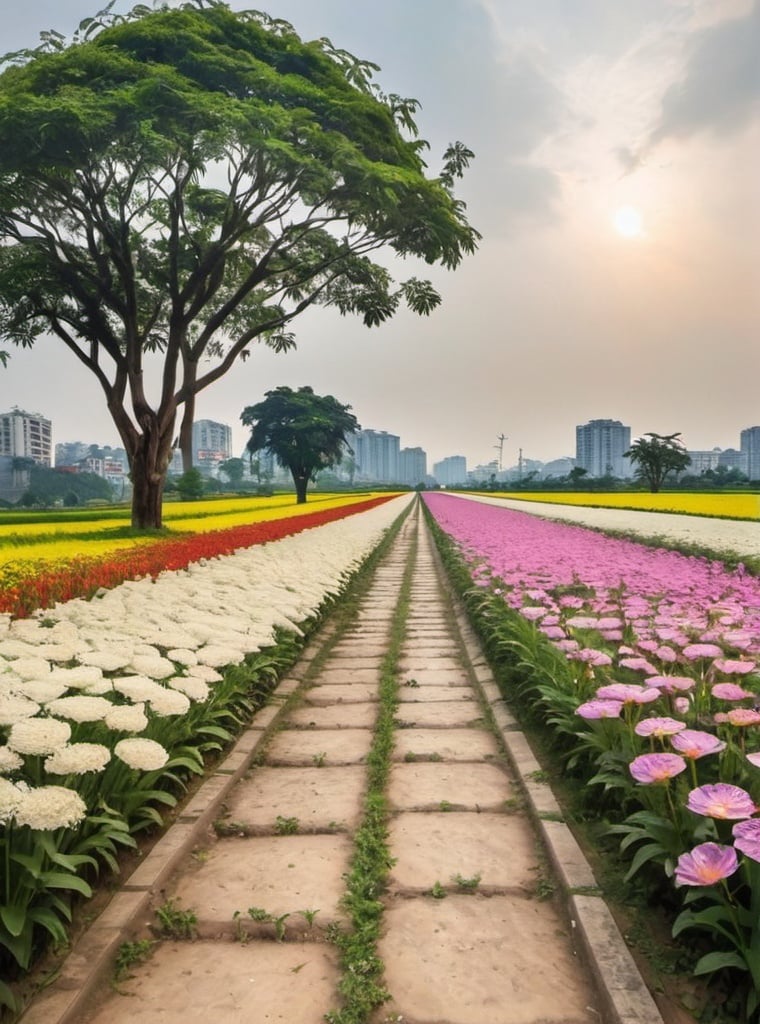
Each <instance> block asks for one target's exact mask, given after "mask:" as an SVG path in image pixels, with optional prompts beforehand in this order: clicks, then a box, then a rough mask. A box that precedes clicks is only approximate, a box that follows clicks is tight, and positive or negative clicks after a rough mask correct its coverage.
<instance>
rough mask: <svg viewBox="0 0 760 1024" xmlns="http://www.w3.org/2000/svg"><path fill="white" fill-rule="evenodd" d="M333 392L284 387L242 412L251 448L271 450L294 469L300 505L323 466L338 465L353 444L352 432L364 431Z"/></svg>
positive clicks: (251, 449) (292, 470)
mask: <svg viewBox="0 0 760 1024" xmlns="http://www.w3.org/2000/svg"><path fill="white" fill-rule="evenodd" d="M350 408H351V406H350V405H341V403H340V402H339V401H337V399H335V398H333V397H332V395H315V394H314V391H313V389H312V388H310V387H303V388H299V389H298V390H297V391H293V389H292V388H288V387H279V388H276V389H275V390H274V391H267V392H266V397H265V398H264V401H263V402H258V403H257V404H256V405H249V406H248V407H247V408H246V409H244V410H243V412H242V413H241V416H240V418H241V420H242V421H243V425H244V426H246V427H251V437H250V439H249V441H248V444H247V448H248V451H249V452H251V453H253V452H258V451H262V450H263V449H268V450H269V451H270V452H272V454H273V455H274V457H275V458H276V459H277V462H278V463H279V464H280V465H281V466H282V467H283V468H284V469H288V470H290V473H291V474H292V476H293V483H294V484H295V488H296V503H297V504H299V505H301V504H303V503H304V502H305V501H306V487H307V486H308V484H309V482H310V481H312V482H313V481H314V479H315V477H316V474H317V473H318V472H319V470H320V469H326V468H327V467H329V466H335V465H337V463H339V462H340V461H341V459H342V458H343V454H344V452H345V451H346V449H347V447H348V442H347V440H346V438H347V436H348V435H350V434H353V433H355V432H356V431H357V430H360V429H361V428H360V426H359V424H358V423H357V421H356V417H355V416H354V415H353V413H350V412H349V411H348V410H349V409H350Z"/></svg>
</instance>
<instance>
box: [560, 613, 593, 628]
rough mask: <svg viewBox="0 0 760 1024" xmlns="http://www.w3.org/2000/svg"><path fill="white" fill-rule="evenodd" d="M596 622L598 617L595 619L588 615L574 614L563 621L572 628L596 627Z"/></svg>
mask: <svg viewBox="0 0 760 1024" xmlns="http://www.w3.org/2000/svg"><path fill="white" fill-rule="evenodd" d="M598 624H599V619H595V618H593V617H592V616H590V615H574V616H573V617H572V618H570V619H568V620H567V622H566V623H565V625H567V626H572V627H573V628H574V629H596V628H597V626H598Z"/></svg>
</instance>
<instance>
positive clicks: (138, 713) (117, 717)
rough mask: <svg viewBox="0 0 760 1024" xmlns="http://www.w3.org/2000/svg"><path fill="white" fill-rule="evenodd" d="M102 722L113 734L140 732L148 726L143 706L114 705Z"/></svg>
mask: <svg viewBox="0 0 760 1024" xmlns="http://www.w3.org/2000/svg"><path fill="white" fill-rule="evenodd" d="M103 721H104V722H105V723H106V725H107V726H108V728H109V729H112V730H113V731H114V732H142V731H143V729H144V728H145V727H146V726H147V724H148V718H147V716H146V714H145V705H144V704H114V705H113V707H112V708H111V710H110V711H109V712H107V714H106V716H105V718H104V719H103Z"/></svg>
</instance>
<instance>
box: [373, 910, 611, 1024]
mask: <svg viewBox="0 0 760 1024" xmlns="http://www.w3.org/2000/svg"><path fill="white" fill-rule="evenodd" d="M548 911H549V908H548V907H547V905H546V904H545V903H538V902H537V901H535V900H526V899H520V898H518V897H509V896H493V897H490V898H486V897H481V896H477V895H476V896H447V897H446V898H445V899H439V900H436V899H432V898H430V897H428V898H425V899H422V898H420V899H412V900H400V901H395V902H394V903H393V904H392V905H391V906H390V907H388V908H387V909H386V912H385V918H384V929H385V934H384V936H383V937H382V938H381V940H380V943H379V952H380V956H381V957H382V959H383V961H384V962H385V965H386V969H385V982H386V984H387V986H388V988H389V989H390V992H391V994H392V996H393V999H392V1001H391V1002H390V1003H387V1004H386V1005H385V1006H384V1007H383V1014H385V1015H387V1017H388V1018H390V1019H393V1018H392V1016H391V1015H392V1014H393V1013H399V1014H401V1015H402V1017H403V1019H404V1020H413V1021H415V1022H416V1024H423V1022H424V1024H433V1022H446V1024H599V1021H600V1020H602V1019H603V1018H602V1017H601V1016H600V1014H599V1013H598V1012H597V1008H596V1003H595V997H594V994H593V993H592V991H591V990H590V987H589V986H588V985H587V984H585V983H584V981H583V979H584V976H585V971H583V970H581V969H579V966H578V963H577V960H576V958H575V957H574V955H573V952H572V950H571V949H570V946H569V943H568V940H567V937H566V936H565V935H563V925H562V922H561V920H560V918H559V917H558V916H557V915H555V914H553V913H550V912H548ZM516 937H521V939H522V941H515V939H516ZM537 949H543V950H545V951H546V953H547V959H546V961H545V964H544V966H545V968H546V971H545V973H539V971H538V970H537V969H538V968H539V966H540V965H539V964H537V963H536V959H535V951H536V950H537ZM381 1019H382V1018H381Z"/></svg>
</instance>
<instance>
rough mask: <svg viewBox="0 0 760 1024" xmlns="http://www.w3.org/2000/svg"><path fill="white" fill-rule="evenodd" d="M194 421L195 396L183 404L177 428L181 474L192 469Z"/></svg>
mask: <svg viewBox="0 0 760 1024" xmlns="http://www.w3.org/2000/svg"><path fill="white" fill-rule="evenodd" d="M194 419H195V395H192V396H191V397H190V398H188V399H187V401H186V402H185V409H184V412H183V414H182V423H181V424H180V428H179V450H180V451H181V452H182V472H183V473H188V472H189V471H190V470H191V469H192V468H193V420H194Z"/></svg>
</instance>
